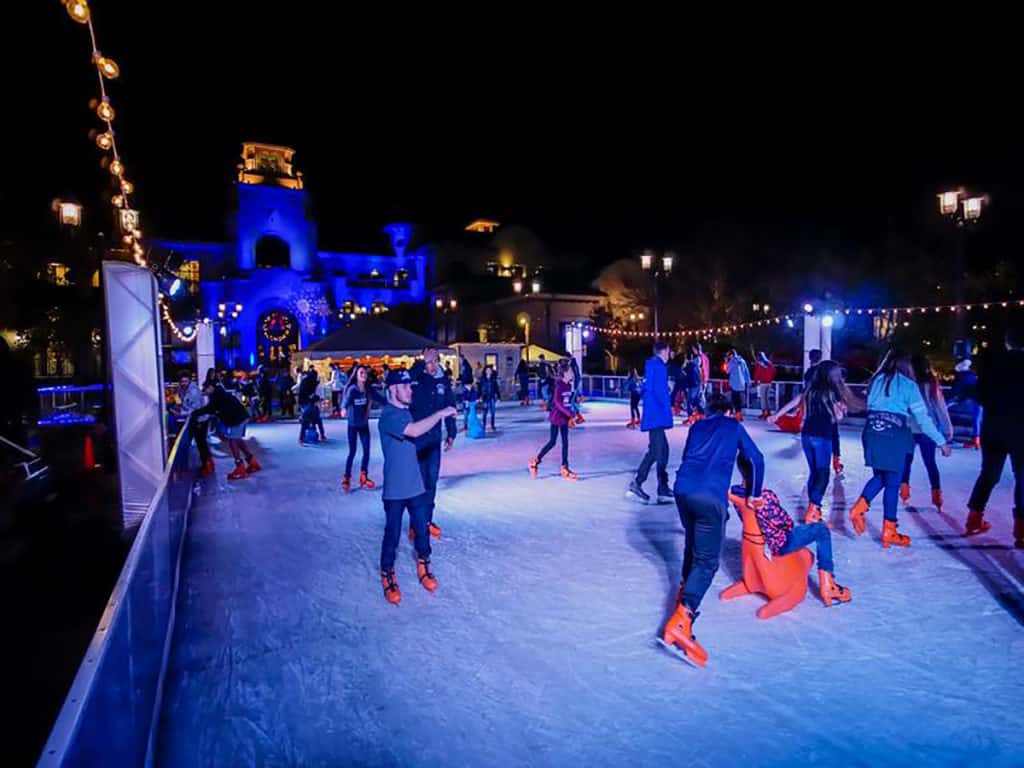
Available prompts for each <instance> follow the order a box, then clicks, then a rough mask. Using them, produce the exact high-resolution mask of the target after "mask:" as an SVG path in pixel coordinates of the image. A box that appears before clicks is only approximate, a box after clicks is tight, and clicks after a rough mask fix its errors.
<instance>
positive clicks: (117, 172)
mask: <svg viewBox="0 0 1024 768" xmlns="http://www.w3.org/2000/svg"><path fill="white" fill-rule="evenodd" d="M110 173H111V174H112V175H113V176H118V177H120V176H122V175H123V174H124V164H123V163H122V162H121V161H120V160H114V161H113V162H112V163H111V164H110Z"/></svg>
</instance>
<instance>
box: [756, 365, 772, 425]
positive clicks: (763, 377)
mask: <svg viewBox="0 0 1024 768" xmlns="http://www.w3.org/2000/svg"><path fill="white" fill-rule="evenodd" d="M774 381H775V363H773V362H772V361H771V360H770V359H769V358H768V355H767V354H765V353H764V352H758V353H757V362H756V363H755V365H754V383H755V384H756V385H757V400H758V403H759V404H760V406H761V415H760V416H759V418H761V419H767V418H768V417H769V416H771V415H772V409H771V407H770V406H769V404H768V395H769V393H770V392H771V390H772V382H774Z"/></svg>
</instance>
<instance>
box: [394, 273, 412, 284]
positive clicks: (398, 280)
mask: <svg viewBox="0 0 1024 768" xmlns="http://www.w3.org/2000/svg"><path fill="white" fill-rule="evenodd" d="M408 281H409V270H407V269H399V270H397V271H396V272H395V278H394V283H395V287H396V288H397V287H398V286H400V285H404V284H405V283H407V282H408Z"/></svg>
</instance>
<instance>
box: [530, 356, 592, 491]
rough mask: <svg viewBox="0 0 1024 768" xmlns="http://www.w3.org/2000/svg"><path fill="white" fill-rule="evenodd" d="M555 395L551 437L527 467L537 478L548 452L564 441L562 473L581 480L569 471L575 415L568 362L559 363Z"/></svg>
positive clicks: (550, 428) (553, 396)
mask: <svg viewBox="0 0 1024 768" xmlns="http://www.w3.org/2000/svg"><path fill="white" fill-rule="evenodd" d="M552 390H553V392H554V394H553V395H552V398H551V408H550V410H549V411H548V422H549V423H550V427H549V432H550V434H549V437H548V441H547V443H545V444H544V447H543V448H541V449H540V453H538V454H537V456H536V457H535V458H532V459H530V462H529V464H528V465H527V466H528V467H529V470H530V474H531V475H532V476H533V477H537V471H538V469H539V468H540V463H541V461H543V460H544V457H545V456H546V455H547V453H548V451H550V450H551V449H552V448H554V447H555V441H556V440H557V439H558V438H561V440H562V468H561V470H560V473H561V475H562V477H564V478H565V479H566V480H577V479H579V478H578V476H577V474H576V473H575V472H573V471H572V470H571V469H569V428H570V427H572V426H573V420H574V414H573V412H572V368H570V367H569V363H568V361H566V360H561V361H559V363H558V378H557V379H556V380H555V385H554V387H552Z"/></svg>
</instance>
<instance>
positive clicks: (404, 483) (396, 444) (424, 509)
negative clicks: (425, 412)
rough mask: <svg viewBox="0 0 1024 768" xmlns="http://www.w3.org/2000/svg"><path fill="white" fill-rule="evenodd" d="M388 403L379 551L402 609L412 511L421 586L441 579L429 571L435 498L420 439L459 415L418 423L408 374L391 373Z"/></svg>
mask: <svg viewBox="0 0 1024 768" xmlns="http://www.w3.org/2000/svg"><path fill="white" fill-rule="evenodd" d="M384 383H385V386H386V387H387V391H388V404H387V405H386V406H385V407H384V411H383V412H382V413H381V415H380V420H379V421H378V429H380V444H381V450H382V451H383V453H384V492H383V494H382V495H383V498H384V515H385V518H386V521H387V522H386V523H385V526H384V540H383V541H382V542H381V547H380V578H381V584H382V585H383V587H384V597H385V599H386V600H387V601H388V602H389V603H391V604H393V605H397V604H398V603H399V602H400V601H401V599H402V593H401V592H400V591H399V590H398V581H397V580H396V579H395V555H396V553H397V552H398V541H399V539H400V538H401V535H402V515H403V514H404V513H405V510H406V509H408V510H409V520H410V526H411V528H412V530H414V531H415V532H416V539H415V546H416V555H417V561H416V573H417V576H418V577H419V580H420V584H422V585H423V586H424V588H425V589H427V590H429V591H431V592H433V591H434V590H435V589H437V579H435V578H434V574H433V573H431V571H430V535H429V533H428V532H427V520H428V518H427V515H428V511H429V505H430V495H429V494H428V493H427V490H426V488H425V486H424V483H423V475H422V473H421V472H420V466H419V462H418V461H417V458H416V443H415V440H416V439H417V438H419V437H422V436H423V435H425V434H427V433H428V432H430V430H431V429H433V428H434V427H435V426H437V424H439V423H440V422H441V419H446V418H449V417H454V415H455V408H453V407H452V406H445V407H444V408H441V409H440V410H437V411H435V412H434V413H432V414H430V415H429V416H427V418H425V419H420V420H419V421H413V419H412V414H411V413H410V411H409V405H410V404H411V403H412V377H411V376H410V375H409V372H408V371H405V370H394V371H389V372H388V375H387V378H386V379H385V382H384Z"/></svg>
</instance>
